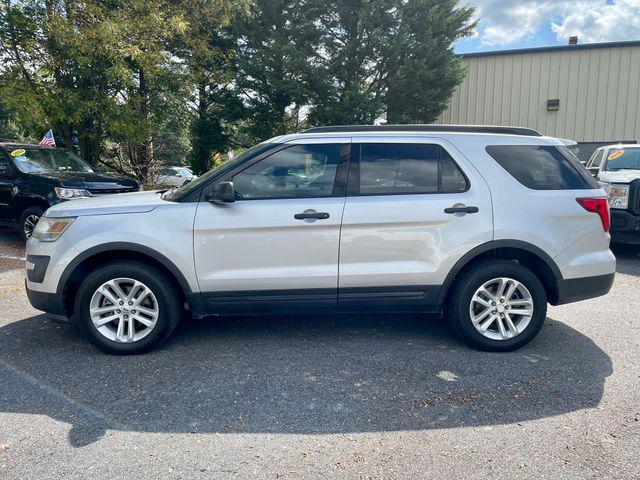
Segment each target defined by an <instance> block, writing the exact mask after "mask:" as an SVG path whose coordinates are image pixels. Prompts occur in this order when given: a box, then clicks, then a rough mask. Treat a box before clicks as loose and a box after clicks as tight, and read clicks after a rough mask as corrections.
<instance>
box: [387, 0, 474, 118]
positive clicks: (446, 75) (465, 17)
mask: <svg viewBox="0 0 640 480" xmlns="http://www.w3.org/2000/svg"><path fill="white" fill-rule="evenodd" d="M457 3H458V2H457V0H412V1H410V2H407V3H405V4H403V5H402V7H401V8H399V9H398V24H397V30H396V32H395V33H394V34H393V35H392V36H391V38H390V40H389V42H388V43H387V44H386V48H383V51H382V55H383V58H384V66H385V68H384V73H383V75H384V76H383V78H384V80H383V83H384V84H385V87H386V92H385V94H384V102H385V106H386V120H387V122H389V123H431V122H433V121H434V120H435V119H436V118H437V117H438V115H440V113H441V112H442V111H443V110H444V109H445V108H446V106H447V102H448V100H449V98H450V97H451V95H452V94H453V91H454V89H455V88H456V87H457V86H458V85H459V84H460V83H461V82H462V80H463V79H464V77H465V75H466V70H465V68H464V65H463V64H462V61H461V60H460V59H459V58H458V57H457V56H456V55H455V54H454V53H453V49H452V47H451V45H452V43H453V42H454V41H455V40H457V39H458V38H460V37H464V36H467V35H469V34H470V33H471V31H472V28H473V26H474V24H472V23H470V18H471V14H472V10H471V9H469V8H456V5H457Z"/></svg>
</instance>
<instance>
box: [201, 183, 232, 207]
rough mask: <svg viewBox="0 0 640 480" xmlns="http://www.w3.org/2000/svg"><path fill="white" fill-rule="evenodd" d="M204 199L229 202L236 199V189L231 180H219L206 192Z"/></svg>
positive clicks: (214, 201)
mask: <svg viewBox="0 0 640 480" xmlns="http://www.w3.org/2000/svg"><path fill="white" fill-rule="evenodd" d="M206 199H207V201H208V202H213V203H231V202H235V201H236V191H235V189H234V188H233V182H220V183H218V184H216V186H215V187H213V191H212V192H209V193H207V196H206Z"/></svg>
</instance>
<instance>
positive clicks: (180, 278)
mask: <svg viewBox="0 0 640 480" xmlns="http://www.w3.org/2000/svg"><path fill="white" fill-rule="evenodd" d="M112 251H120V252H135V253H139V254H142V255H145V256H147V257H151V258H153V259H154V260H155V261H157V262H158V263H160V264H161V265H162V266H164V267H165V268H166V269H167V270H169V272H170V273H171V274H172V275H173V276H174V278H175V279H176V281H177V282H178V284H179V285H180V288H181V289H182V291H183V292H184V293H185V295H188V294H190V293H193V292H192V291H191V287H190V286H189V282H187V279H186V278H185V277H184V275H183V274H182V272H181V271H180V269H179V268H178V267H176V265H175V264H174V263H173V262H172V261H171V260H169V259H168V258H167V257H166V256H164V255H163V254H161V253H160V252H158V251H157V250H154V249H153V248H150V247H147V246H145V245H140V244H137V243H130V242H110V243H103V244H100V245H96V246H95V247H91V248H89V249H87V250H85V251H83V252H82V253H80V255H78V256H77V257H75V258H74V259H73V260H72V261H71V262H69V264H68V265H67V267H66V268H65V269H64V271H63V272H62V275H61V276H60V280H59V281H58V289H57V293H58V294H62V293H63V292H64V289H65V287H66V285H67V282H68V281H69V278H70V277H71V274H72V273H73V271H74V270H75V269H76V268H77V267H78V265H80V264H81V263H82V262H84V261H85V260H87V259H88V258H91V257H93V256H94V255H97V254H100V253H104V252H112Z"/></svg>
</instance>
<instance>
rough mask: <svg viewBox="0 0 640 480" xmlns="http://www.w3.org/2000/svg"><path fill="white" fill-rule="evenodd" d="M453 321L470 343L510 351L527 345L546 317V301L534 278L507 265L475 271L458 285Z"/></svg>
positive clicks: (493, 263)
mask: <svg viewBox="0 0 640 480" xmlns="http://www.w3.org/2000/svg"><path fill="white" fill-rule="evenodd" d="M448 313H449V321H450V323H451V325H452V327H453V329H454V330H455V331H456V333H457V334H458V335H459V336H460V337H461V338H462V339H463V340H464V341H465V342H466V343H468V344H470V345H472V346H474V347H477V348H480V349H482V350H491V351H509V350H515V349H517V348H520V347H522V346H523V345H526V344H527V343H529V342H530V341H531V340H532V339H533V338H534V337H535V336H536V335H537V334H538V332H539V331H540V329H541V328H542V324H543V323H544V320H545V317H546V315H547V296H546V293H545V290H544V287H543V286H542V284H541V283H540V280H539V279H538V277H536V275H535V274H534V273H533V272H531V270H529V269H528V268H526V267H524V266H523V265H520V264H518V263H515V262H512V261H508V260H499V259H496V260H489V261H486V262H483V263H480V264H478V265H475V266H473V267H472V268H470V269H469V270H468V271H466V272H464V273H463V274H462V276H461V277H460V278H459V279H458V280H457V281H456V284H455V286H454V289H453V291H452V292H451V296H450V302H449V310H448Z"/></svg>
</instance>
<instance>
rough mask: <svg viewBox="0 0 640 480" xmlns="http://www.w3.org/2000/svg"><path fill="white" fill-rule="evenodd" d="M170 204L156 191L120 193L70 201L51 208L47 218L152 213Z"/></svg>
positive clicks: (46, 214)
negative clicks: (155, 209)
mask: <svg viewBox="0 0 640 480" xmlns="http://www.w3.org/2000/svg"><path fill="white" fill-rule="evenodd" d="M163 203H168V202H167V201H166V200H162V198H160V194H159V193H157V192H154V191H149V192H134V193H120V194H117V195H105V196H103V197H95V198H87V199H82V200H69V201H67V202H62V203H59V204H57V205H54V206H53V207H51V208H50V209H49V210H47V212H46V213H45V217H82V216H86V215H114V214H120V213H144V212H150V211H151V210H153V209H154V208H156V207H157V206H158V205H162V204H163Z"/></svg>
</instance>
